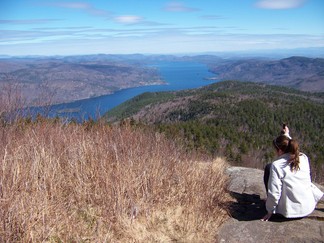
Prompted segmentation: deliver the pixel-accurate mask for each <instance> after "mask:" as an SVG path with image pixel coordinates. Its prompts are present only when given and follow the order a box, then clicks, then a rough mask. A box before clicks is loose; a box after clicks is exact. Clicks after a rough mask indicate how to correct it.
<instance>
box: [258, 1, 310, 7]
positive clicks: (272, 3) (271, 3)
mask: <svg viewBox="0 0 324 243" xmlns="http://www.w3.org/2000/svg"><path fill="white" fill-rule="evenodd" d="M305 1H306V0H259V1H258V2H257V3H256V6H257V7H258V8H266V9H290V8H298V7H301V6H302V5H303V3H304V2H305Z"/></svg>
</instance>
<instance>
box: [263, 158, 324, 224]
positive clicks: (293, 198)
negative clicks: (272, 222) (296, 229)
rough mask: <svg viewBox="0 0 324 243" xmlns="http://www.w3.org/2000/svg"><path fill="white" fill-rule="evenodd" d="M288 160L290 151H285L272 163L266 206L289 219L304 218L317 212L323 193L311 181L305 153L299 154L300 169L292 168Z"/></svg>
mask: <svg viewBox="0 0 324 243" xmlns="http://www.w3.org/2000/svg"><path fill="white" fill-rule="evenodd" d="M288 159H289V154H283V155H281V156H280V157H279V158H277V160H275V161H274V162H273V163H272V165H271V170H270V178H269V181H268V197H267V201H266V208H267V211H268V212H269V213H275V214H281V215H283V216H285V217H286V218H299V217H304V216H307V215H309V214H310V213H312V212H313V210H314V209H315V206H316V204H317V202H318V201H319V200H320V199H321V197H322V196H323V192H321V191H320V190H319V189H318V188H317V187H316V186H315V185H314V184H312V182H311V176H310V168H309V161H308V158H307V156H306V155H305V154H302V153H301V154H300V156H299V161H300V164H299V167H300V169H299V170H297V171H291V169H290V165H289V163H288Z"/></svg>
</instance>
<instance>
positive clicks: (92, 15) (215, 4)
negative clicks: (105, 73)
mask: <svg viewBox="0 0 324 243" xmlns="http://www.w3.org/2000/svg"><path fill="white" fill-rule="evenodd" d="M0 7H1V10H0V11H1V17H0V28H1V29H0V33H1V40H0V55H9V56H17V55H20V56H22V55H45V56H53V55H64V56H67V55H87V54H99V53H105V54H134V53H141V54H146V55H148V54H189V53H192V54H194V53H217V52H247V51H252V52H254V51H256V52H269V51H272V50H288V51H289V50H294V49H305V48H323V47H324V15H323V14H322V12H323V10H324V1H322V0H245V1H241V0H228V1H214V0H205V1H200V2H197V1H194V0H184V1H175V0H155V1H148V0H141V1H138V2H135V1H131V0H123V1H118V2H117V1H114V2H107V1H100V0H92V1H89V0H88V1H53V0H47V1H39V0H34V1H23V0H16V1H11V0H4V1H1V3H0Z"/></svg>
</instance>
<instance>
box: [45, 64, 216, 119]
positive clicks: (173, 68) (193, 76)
mask: <svg viewBox="0 0 324 243" xmlns="http://www.w3.org/2000/svg"><path fill="white" fill-rule="evenodd" d="M150 66H152V67H155V68H157V69H158V70H159V73H160V75H161V78H162V79H163V80H164V81H165V82H166V83H167V84H165V85H151V86H142V87H137V88H129V89H123V90H120V91H117V92H115V93H113V94H110V95H104V96H100V97H96V98H89V99H84V100H79V101H74V102H71V103H64V104H59V105H53V106H52V107H51V109H50V112H49V116H50V117H55V116H59V117H67V118H74V119H76V120H78V121H82V120H87V119H89V118H90V117H91V118H93V119H96V118H98V117H100V116H102V115H103V114H104V113H105V112H107V111H108V110H110V109H112V108H114V107H115V106H117V105H119V104H121V103H123V102H125V101H126V100H128V99H131V98H133V97H135V96H137V95H139V94H142V93H144V92H157V91H175V90H184V89H192V88H198V87H202V86H205V85H208V84H211V83H214V82H216V81H215V80H206V78H210V77H213V76H215V75H213V74H212V73H210V72H209V71H208V67H207V66H206V65H205V64H201V63H197V62H159V63H156V64H154V65H150Z"/></svg>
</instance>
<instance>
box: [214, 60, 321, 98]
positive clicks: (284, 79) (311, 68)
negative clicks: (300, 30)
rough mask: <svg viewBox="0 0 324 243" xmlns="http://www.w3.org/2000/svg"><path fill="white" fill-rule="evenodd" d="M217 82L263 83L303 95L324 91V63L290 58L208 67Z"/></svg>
mask: <svg viewBox="0 0 324 243" xmlns="http://www.w3.org/2000/svg"><path fill="white" fill-rule="evenodd" d="M209 67H210V71H211V72H213V73H215V74H216V76H215V77H216V78H218V79H220V80H240V81H250V82H264V83H266V84H273V85H282V86H288V87H292V88H295V89H299V90H303V91H312V92H323V91H324V59H323V58H307V57H298V56H295V57H290V58H285V59H280V60H260V59H246V60H237V61H235V60H234V61H233V60H231V61H228V62H227V63H222V64H220V65H219V64H216V63H215V64H213V63H211V64H209Z"/></svg>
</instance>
